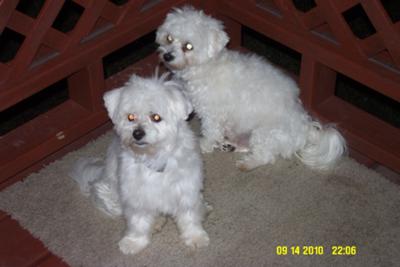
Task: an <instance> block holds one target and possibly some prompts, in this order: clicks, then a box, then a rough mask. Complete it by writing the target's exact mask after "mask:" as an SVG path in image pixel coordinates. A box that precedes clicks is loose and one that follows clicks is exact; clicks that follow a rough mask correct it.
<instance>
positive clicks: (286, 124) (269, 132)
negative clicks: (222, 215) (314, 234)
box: [156, 6, 346, 170]
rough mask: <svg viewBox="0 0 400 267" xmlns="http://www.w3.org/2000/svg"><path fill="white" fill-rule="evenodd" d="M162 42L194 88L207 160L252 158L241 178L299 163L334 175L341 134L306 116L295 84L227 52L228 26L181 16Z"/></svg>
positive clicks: (163, 52) (190, 90) (258, 61)
mask: <svg viewBox="0 0 400 267" xmlns="http://www.w3.org/2000/svg"><path fill="white" fill-rule="evenodd" d="M156 41H157V43H158V44H159V55H160V59H161V61H163V63H164V64H165V65H166V66H167V67H168V68H169V69H170V70H171V71H172V72H173V73H174V74H175V75H176V77H178V78H180V79H182V80H183V81H184V82H186V86H185V88H184V90H185V93H186V94H187V96H188V97H189V98H190V99H191V101H192V104H193V106H194V110H195V111H196V113H197V115H198V116H199V117H200V119H201V132H202V136H203V137H202V139H201V140H200V147H201V150H202V152H204V153H206V152H211V151H212V150H214V149H215V148H217V149H221V150H225V151H226V150H230V151H232V150H235V151H238V152H245V153H244V155H243V157H242V158H241V159H240V160H239V161H238V162H237V166H238V167H239V168H240V169H241V170H250V169H253V168H256V167H258V166H261V165H264V164H268V163H273V162H274V161H275V159H276V157H277V156H281V157H283V158H290V157H291V156H293V155H296V156H297V157H298V158H299V159H300V160H301V161H302V162H303V163H304V164H306V165H308V166H309V167H311V168H314V169H320V170H326V169H329V168H330V167H332V166H333V165H334V164H335V162H336V161H337V159H338V158H340V156H341V155H342V154H343V153H344V152H345V150H346V145H345V141H344V139H343V137H342V136H341V134H340V133H339V132H338V131H337V130H336V129H335V128H334V127H332V126H323V125H321V124H320V123H319V122H317V121H316V120H314V119H312V118H311V117H310V116H309V115H308V114H307V112H306V111H305V110H304V108H303V106H302V104H301V101H300V99H299V88H298V86H297V85H296V83H295V82H294V81H293V80H292V79H291V78H290V77H288V76H287V75H286V74H284V73H283V72H282V71H280V70H279V69H277V68H276V67H274V66H272V65H271V64H270V63H269V62H267V61H266V60H264V59H262V58H261V57H258V56H256V55H254V54H249V55H248V54H243V53H240V52H236V51H230V50H228V49H226V48H225V46H226V45H227V43H228V41H229V37H228V35H227V34H226V33H225V31H224V29H223V25H222V22H220V21H218V20H216V19H214V18H212V17H210V16H208V15H206V14H204V13H203V12H202V11H198V10H195V9H194V8H192V7H188V6H187V7H183V8H181V9H175V10H174V11H172V12H170V13H169V14H168V15H167V17H166V19H165V21H164V23H163V24H162V25H161V26H160V27H159V28H158V30H157V34H156Z"/></svg>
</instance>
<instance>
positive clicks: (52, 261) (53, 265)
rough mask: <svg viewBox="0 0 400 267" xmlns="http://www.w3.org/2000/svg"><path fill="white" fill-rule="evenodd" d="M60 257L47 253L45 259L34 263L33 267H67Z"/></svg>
mask: <svg viewBox="0 0 400 267" xmlns="http://www.w3.org/2000/svg"><path fill="white" fill-rule="evenodd" d="M68 266H69V265H68V264H67V263H65V262H64V261H63V260H62V259H60V258H59V257H57V256H54V255H52V254H49V256H47V257H46V258H45V259H43V260H42V261H40V262H38V263H37V264H35V267H68Z"/></svg>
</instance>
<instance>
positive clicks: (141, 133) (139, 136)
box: [132, 128, 146, 140]
mask: <svg viewBox="0 0 400 267" xmlns="http://www.w3.org/2000/svg"><path fill="white" fill-rule="evenodd" d="M132 135H133V138H135V139H136V140H140V139H142V138H143V136H145V135H146V133H145V131H143V129H142V128H137V129H136V130H134V131H133V133H132Z"/></svg>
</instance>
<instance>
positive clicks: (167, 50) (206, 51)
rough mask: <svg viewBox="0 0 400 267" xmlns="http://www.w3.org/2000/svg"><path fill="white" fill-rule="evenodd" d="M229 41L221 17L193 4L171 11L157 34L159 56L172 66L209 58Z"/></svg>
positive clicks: (195, 63) (194, 63) (201, 61)
mask: <svg viewBox="0 0 400 267" xmlns="http://www.w3.org/2000/svg"><path fill="white" fill-rule="evenodd" d="M228 41H229V38H228V35H227V34H226V33H225V32H224V30H223V25H222V23H221V22H220V21H218V20H216V19H214V18H212V17H210V16H207V15H205V14H204V13H203V12H202V11H197V10H195V9H193V8H192V7H184V8H182V9H175V10H174V11H172V12H171V13H169V14H168V15H167V18H166V19H165V21H164V23H163V24H162V25H161V26H160V27H159V28H158V30H157V34H156V42H157V43H158V44H159V56H160V59H161V61H162V62H164V64H165V65H166V66H167V67H168V68H169V69H171V70H182V69H184V68H186V67H189V66H193V65H198V64H202V63H205V62H207V61H208V60H210V59H212V58H213V57H215V56H217V55H218V53H219V52H221V51H222V49H223V48H224V47H225V46H226V44H227V43H228Z"/></svg>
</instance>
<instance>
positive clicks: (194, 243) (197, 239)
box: [183, 230, 210, 249]
mask: <svg viewBox="0 0 400 267" xmlns="http://www.w3.org/2000/svg"><path fill="white" fill-rule="evenodd" d="M183 241H184V242H185V244H186V246H188V247H190V248H193V249H196V248H202V247H206V246H208V244H209V243H210V238H209V237H208V234H207V233H206V232H205V231H204V230H201V231H195V232H193V233H190V234H186V235H185V236H184V237H183Z"/></svg>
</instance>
